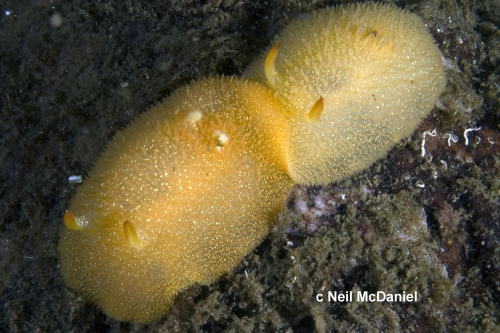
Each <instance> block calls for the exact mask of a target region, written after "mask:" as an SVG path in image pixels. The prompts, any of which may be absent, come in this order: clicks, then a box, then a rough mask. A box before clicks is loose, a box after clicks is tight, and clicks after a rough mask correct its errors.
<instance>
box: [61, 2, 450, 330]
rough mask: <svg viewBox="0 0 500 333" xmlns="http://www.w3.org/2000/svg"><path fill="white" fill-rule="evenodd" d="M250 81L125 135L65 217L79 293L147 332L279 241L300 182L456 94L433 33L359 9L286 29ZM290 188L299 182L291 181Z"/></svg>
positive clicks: (337, 166) (388, 137)
mask: <svg viewBox="0 0 500 333" xmlns="http://www.w3.org/2000/svg"><path fill="white" fill-rule="evenodd" d="M278 41H279V43H277V44H275V46H274V47H272V48H271V49H270V50H269V51H268V52H266V53H265V54H264V55H263V56H262V57H261V58H260V59H257V60H256V61H255V63H254V64H252V65H251V66H250V68H249V69H248V70H247V72H246V76H247V77H249V78H251V79H253V80H256V81H257V82H260V84H259V83H257V82H251V81H248V80H244V79H237V78H212V79H204V80H201V81H197V82H193V83H191V84H190V85H188V86H186V87H183V88H180V89H179V90H177V91H176V92H174V93H173V95H172V96H170V97H169V98H167V99H166V100H164V101H163V102H162V103H161V104H159V105H157V106H155V107H153V108H152V109H151V110H149V111H148V112H146V113H144V114H142V115H141V116H140V117H139V118H138V119H136V120H135V121H134V122H133V123H132V124H131V125H130V126H128V127H127V128H126V129H125V130H124V131H121V132H119V133H117V134H116V136H115V137H114V139H113V140H112V142H111V143H110V144H109V145H108V147H107V149H106V151H105V152H104V153H103V154H102V156H101V157H100V158H99V159H98V161H97V162H96V164H95V166H94V167H93V169H92V170H91V172H90V174H89V178H88V179H86V180H85V182H84V183H83V184H82V185H81V186H80V187H79V188H78V191H77V193H76V196H75V197H74V198H73V200H72V202H71V205H70V207H69V209H68V211H67V212H66V214H65V215H64V224H65V227H63V228H62V230H61V240H60V244H59V251H60V255H61V264H62V265H61V269H62V273H63V276H64V279H65V280H66V282H67V283H68V285H69V286H70V287H71V288H73V289H75V290H76V291H78V292H79V293H80V294H81V295H82V296H84V297H85V298H86V299H88V300H91V301H94V302H95V303H97V304H98V305H99V306H100V307H101V308H102V309H103V310H104V311H105V312H106V313H107V314H108V315H110V316H111V317H113V318H115V319H118V320H134V321H138V322H146V321H148V320H151V319H154V318H157V317H159V316H161V315H162V314H164V313H165V312H167V311H168V309H169V308H170V306H171V305H172V303H173V300H174V298H175V295H176V294H177V293H178V292H179V291H180V290H182V289H184V288H186V287H187V286H189V285H191V284H193V283H195V282H198V283H203V284H206V283H210V282H211V281H214V280H215V279H217V278H218V277H219V276H221V275H222V274H224V273H226V272H227V271H228V270H230V269H231V268H232V267H233V266H234V265H235V264H236V263H237V262H238V261H239V260H241V259H242V258H243V256H245V255H246V254H247V253H248V252H249V251H251V250H252V249H253V248H254V247H255V246H256V245H257V244H258V243H259V242H260V241H261V240H262V238H263V237H264V236H265V235H266V233H267V232H268V229H269V225H270V221H271V220H272V217H273V215H274V213H275V212H276V211H277V210H278V209H280V208H281V206H282V204H283V202H284V200H285V198H286V195H287V194H288V192H289V190H290V188H291V186H292V185H293V181H292V179H293V180H294V181H296V182H298V183H303V184H325V183H328V182H331V181H333V180H337V179H340V178H343V177H347V176H349V175H351V174H352V173H354V172H357V171H360V170H361V169H364V168H366V167H368V166H369V165H370V164H371V163H372V162H374V161H375V160H376V159H377V158H380V157H382V156H384V154H385V153H386V152H387V150H389V149H390V148H391V147H392V146H393V145H394V144H395V143H397V142H398V141H399V140H401V139H402V138H403V137H405V136H407V135H409V134H410V133H411V132H412V131H413V130H414V129H415V128H416V126H417V125H418V123H419V121H420V120H421V119H422V118H423V117H425V116H426V115H427V114H428V113H429V112H430V110H431V108H432V107H433V106H434V104H435V103H436V101H437V98H438V96H439V94H440V93H441V92H442V90H443V89H444V85H445V83H446V79H445V74H444V68H443V65H442V61H441V55H440V52H439V50H438V48H437V47H436V45H435V44H434V41H433V39H432V37H431V36H430V35H429V33H428V32H427V30H426V28H425V26H424V24H423V23H422V22H421V20H420V19H419V18H418V17H417V16H416V15H414V14H411V13H409V12H406V11H404V10H401V9H398V8H397V7H395V6H392V5H381V4H361V5H347V6H340V7H335V8H330V9H324V10H320V11H318V12H316V13H312V14H311V16H310V18H309V19H307V20H303V21H301V20H297V21H295V22H293V23H292V24H290V26H289V27H288V28H286V29H285V30H284V31H283V33H282V34H281V36H280V37H279V38H278ZM290 177H291V178H292V179H290Z"/></svg>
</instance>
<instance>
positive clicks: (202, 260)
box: [59, 78, 292, 322]
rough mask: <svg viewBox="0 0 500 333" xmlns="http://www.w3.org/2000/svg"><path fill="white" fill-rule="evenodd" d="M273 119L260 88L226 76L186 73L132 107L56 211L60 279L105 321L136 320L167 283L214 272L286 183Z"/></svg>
mask: <svg viewBox="0 0 500 333" xmlns="http://www.w3.org/2000/svg"><path fill="white" fill-rule="evenodd" d="M283 123H284V118H283V115H282V112H281V108H280V105H279V104H278V103H277V102H276V100H275V99H274V98H273V97H272V96H271V94H270V93H269V92H268V91H266V89H265V88H263V87H261V86H260V85H258V84H257V83H253V82H249V81H244V80H241V79H236V78H231V79H230V78H217V79H205V80H202V81H199V82H194V83H192V84H191V85H189V86H187V87H184V88H181V89H179V90H178V91H176V92H175V93H174V94H173V95H172V96H171V97H169V98H168V99H166V100H165V101H164V102H163V103H161V104H160V105H157V106H155V107H153V108H152V109H151V110H149V111H148V112H146V113H144V114H142V115H141V116H140V117H139V118H138V119H136V120H135V121H134V122H133V123H132V124H131V125H130V126H128V127H127V128H126V129H125V130H124V131H122V132H119V133H117V134H116V136H115V137H114V139H113V141H112V142H111V143H110V144H109V145H108V147H107V149H106V151H105V152H104V153H103V155H102V156H101V157H100V158H99V159H98V161H97V163H96V164H95V166H94V167H93V169H92V171H91V172H90V175H89V178H88V179H87V180H85V182H84V183H83V184H82V185H81V186H80V188H79V189H78V191H77V193H76V196H75V197H74V199H73V201H72V202H71V206H70V207H69V210H68V212H67V213H66V215H65V216H64V222H65V224H66V226H67V227H65V228H63V229H62V233H61V241H60V245H59V251H60V254H61V261H62V266H61V268H62V273H63V276H64V278H65V280H66V282H67V283H68V285H69V286H70V287H72V288H74V289H76V290H77V291H79V292H80V293H81V294H82V295H83V296H84V297H85V298H87V299H90V300H92V301H94V302H95V303H97V304H98V305H99V306H100V307H102V308H103V309H104V311H105V312H106V313H107V314H108V315H110V316H112V317H114V318H116V319H119V320H135V321H139V322H145V321H148V320H151V319H153V318H156V317H158V316H160V315H162V314H163V313H165V312H166V311H167V310H168V308H169V307H170V306H171V304H172V302H173V299H174V296H175V295H176V294H177V292H178V291H179V290H182V289H183V288H185V287H187V286H189V285H191V284H193V283H195V282H199V283H210V282H212V281H213V280H214V279H216V278H218V277H219V276H220V275H222V274H224V273H226V272H227V271H228V270H229V269H231V268H232V267H233V266H234V265H235V264H236V263H238V261H240V260H241V258H243V256H245V255H246V254H247V253H248V252H249V251H251V250H252V249H253V248H254V247H255V246H256V245H257V244H258V243H259V242H260V241H261V240H262V238H263V237H264V236H265V235H266V234H267V232H268V228H269V225H270V222H271V221H272V217H273V215H274V214H275V213H276V211H277V210H278V209H280V208H281V205H282V203H283V201H284V199H285V198H286V196H287V194H288V193H289V191H290V188H291V186H292V181H291V179H290V178H289V177H288V175H287V174H286V172H285V170H286V165H285V163H286V162H285V156H286V155H285V153H284V147H282V146H281V147H280V145H279V142H285V140H284V138H285V137H286V135H287V128H286V126H283ZM276 143H278V145H276ZM271 146H272V147H273V148H272V149H270V147H271Z"/></svg>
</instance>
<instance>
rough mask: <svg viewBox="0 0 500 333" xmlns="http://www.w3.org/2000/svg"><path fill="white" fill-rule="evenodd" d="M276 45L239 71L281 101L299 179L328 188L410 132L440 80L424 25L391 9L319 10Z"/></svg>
mask: <svg viewBox="0 0 500 333" xmlns="http://www.w3.org/2000/svg"><path fill="white" fill-rule="evenodd" d="M277 39H278V43H277V44H274V46H273V47H271V48H270V49H269V50H268V51H266V52H264V53H263V54H262V55H261V57H260V58H258V59H257V60H256V61H255V62H253V63H252V64H251V65H250V66H249V68H248V69H247V70H246V72H245V73H244V75H245V76H246V77H247V78H249V79H252V80H256V81H258V82H261V83H262V84H264V85H266V86H267V87H269V89H271V91H272V92H273V93H274V95H275V96H276V97H277V98H278V99H279V100H280V102H281V103H282V104H283V107H284V110H285V112H286V113H287V116H288V119H289V123H290V130H291V133H290V138H289V142H288V156H289V164H290V166H289V168H290V169H289V172H290V175H291V176H292V178H293V179H294V180H295V181H296V182H297V183H301V184H306V185H317V184H327V183H330V182H332V181H335V180H339V179H342V178H345V177H347V176H349V175H351V174H353V173H355V172H358V171H361V170H363V169H365V168H367V167H368V166H369V165H370V164H372V163H373V162H374V161H375V160H377V159H379V158H381V157H383V156H384V155H385V154H386V153H387V151H388V150H389V149H390V148H391V147H392V146H393V145H394V144H396V143H397V142H398V141H400V140H401V139H402V138H404V137H407V136H408V135H410V134H411V133H412V132H413V131H414V130H415V128H416V127H417V125H418V124H419V122H420V121H421V120H422V118H424V117H425V116H427V114H428V113H429V112H430V111H431V109H432V108H433V107H434V105H435V104H436V102H437V98H438V97H439V95H440V94H441V92H442V91H443V89H444V87H445V84H446V76H445V71H444V66H443V62H442V58H441V53H440V51H439V49H438V47H437V45H436V44H435V43H434V40H433V38H432V36H431V35H430V34H429V32H428V30H427V28H426V27H425V25H424V23H423V22H422V20H421V19H420V18H419V17H418V16H417V15H415V14H412V13H410V12H408V11H406V10H402V9H399V8H398V7H396V6H393V5H385V4H376V3H366V4H352V5H345V6H338V7H332V8H325V9H322V10H319V11H317V12H314V13H311V14H310V17H308V18H307V19H305V20H303V19H297V20H295V21H293V22H292V23H290V24H289V25H288V26H287V27H286V28H285V29H284V31H283V32H281V34H280V35H279V37H278V38H277Z"/></svg>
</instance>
